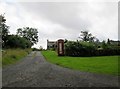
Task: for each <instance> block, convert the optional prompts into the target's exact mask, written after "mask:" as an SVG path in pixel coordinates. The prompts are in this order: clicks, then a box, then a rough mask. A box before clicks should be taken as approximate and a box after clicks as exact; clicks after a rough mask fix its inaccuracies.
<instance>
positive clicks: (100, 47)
mask: <svg viewBox="0 0 120 89" xmlns="http://www.w3.org/2000/svg"><path fill="white" fill-rule="evenodd" d="M81 33H82V34H81V37H79V38H81V40H79V41H78V40H77V41H68V40H65V55H66V56H108V55H120V42H119V41H118V42H116V43H115V42H114V43H111V42H110V40H109V39H108V41H107V42H105V41H102V42H100V41H99V40H98V39H97V40H95V37H93V36H92V34H89V33H88V32H87V31H85V32H83V31H82V32H81Z"/></svg>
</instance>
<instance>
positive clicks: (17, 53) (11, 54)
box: [2, 49, 31, 67]
mask: <svg viewBox="0 0 120 89" xmlns="http://www.w3.org/2000/svg"><path fill="white" fill-rule="evenodd" d="M30 51H31V49H6V50H4V51H3V52H2V66H3V67H4V66H6V65H10V64H13V63H16V62H17V61H18V60H20V59H22V58H23V57H25V56H26V55H28V53H29V52H30Z"/></svg>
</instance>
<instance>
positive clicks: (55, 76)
mask: <svg viewBox="0 0 120 89" xmlns="http://www.w3.org/2000/svg"><path fill="white" fill-rule="evenodd" d="M2 83H3V87H118V77H117V76H116V77H115V76H108V75H99V74H93V73H86V72H80V71H75V70H71V69H68V68H63V67H60V66H57V65H54V64H51V63H49V62H47V61H46V60H45V59H44V57H43V56H42V54H41V53H40V52H37V51H36V52H35V51H34V52H32V53H31V54H29V55H28V56H27V57H26V58H24V59H22V60H21V61H19V62H17V63H16V64H14V65H10V66H7V67H6V68H3V70H2Z"/></svg>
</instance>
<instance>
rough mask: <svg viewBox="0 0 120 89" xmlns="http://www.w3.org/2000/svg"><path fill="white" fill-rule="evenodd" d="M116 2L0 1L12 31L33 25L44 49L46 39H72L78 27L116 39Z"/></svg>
mask: <svg viewBox="0 0 120 89" xmlns="http://www.w3.org/2000/svg"><path fill="white" fill-rule="evenodd" d="M117 11H118V6H117V2H93V1H92V2H79V3H78V2H77V3H76V2H26V3H25V2H22V3H19V2H2V3H0V13H1V14H3V13H5V17H6V19H7V22H6V24H7V25H9V26H10V32H11V33H13V34H15V33H16V29H17V28H19V27H25V26H29V27H35V28H37V29H38V31H39V42H38V44H37V45H35V47H40V46H41V45H42V46H43V47H44V48H46V40H47V39H49V40H57V39H59V38H66V39H69V40H76V39H77V37H78V35H79V33H80V31H81V30H89V31H90V32H91V33H92V34H93V35H95V36H96V37H98V38H99V39H101V40H103V39H107V38H110V39H115V40H117V38H118V22H117V21H118V12H117Z"/></svg>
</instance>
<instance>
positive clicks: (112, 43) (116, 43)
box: [110, 40, 120, 46]
mask: <svg viewBox="0 0 120 89" xmlns="http://www.w3.org/2000/svg"><path fill="white" fill-rule="evenodd" d="M110 44H111V45H117V46H120V41H113V40H110Z"/></svg>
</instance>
